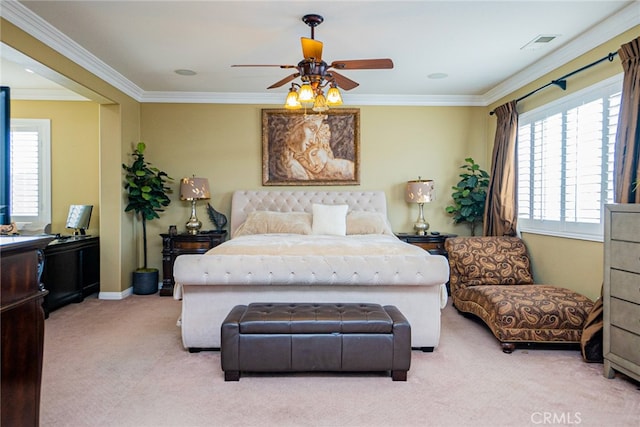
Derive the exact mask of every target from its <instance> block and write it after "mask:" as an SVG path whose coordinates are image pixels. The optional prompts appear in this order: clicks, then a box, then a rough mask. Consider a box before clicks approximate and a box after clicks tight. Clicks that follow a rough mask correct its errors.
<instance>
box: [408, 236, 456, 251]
mask: <svg viewBox="0 0 640 427" xmlns="http://www.w3.org/2000/svg"><path fill="white" fill-rule="evenodd" d="M396 236H397V237H398V239H400V240H402V241H403V242H407V243H411V244H412V245H416V246H420V247H421V248H422V249H424V250H425V251H427V252H429V253H430V254H433V255H444V256H447V251H445V250H444V241H445V240H447V239H448V238H449V237H456V236H457V234H444V233H442V234H438V235H434V234H425V235H424V236H420V235H418V234H415V233H413V234H412V233H396Z"/></svg>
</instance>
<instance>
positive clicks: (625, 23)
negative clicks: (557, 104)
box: [483, 1, 640, 105]
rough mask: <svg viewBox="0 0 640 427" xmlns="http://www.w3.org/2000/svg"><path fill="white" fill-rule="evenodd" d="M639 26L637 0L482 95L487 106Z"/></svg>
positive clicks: (639, 4)
mask: <svg viewBox="0 0 640 427" xmlns="http://www.w3.org/2000/svg"><path fill="white" fill-rule="evenodd" d="M636 25H640V2H638V1H634V2H633V3H631V4H630V5H629V6H627V7H625V8H624V9H622V10H620V11H619V12H618V13H616V14H614V15H612V16H611V17H609V18H607V19H606V20H604V21H602V22H600V23H599V24H598V25H596V26H594V27H593V28H591V29H590V30H588V31H586V32H584V33H583V34H581V35H580V36H578V37H577V38H575V39H573V40H572V41H570V42H569V43H567V44H566V45H564V46H562V47H561V48H559V49H558V50H556V51H554V52H553V53H550V54H549V55H547V56H545V57H544V58H542V59H541V60H539V61H538V62H536V63H535V64H533V65H532V66H530V67H527V68H526V69H525V70H522V71H521V72H519V73H517V74H514V75H513V76H512V77H510V78H508V79H507V80H505V81H504V82H502V83H500V84H498V85H497V86H496V87H494V88H493V89H491V90H489V91H488V92H486V93H485V94H484V95H483V98H484V100H485V105H490V104H492V103H494V102H496V101H498V100H500V99H502V98H504V97H505V96H507V95H509V94H510V93H513V92H515V91H517V90H518V89H520V88H522V87H524V86H526V85H527V84H529V83H531V82H533V81H535V80H537V79H539V78H540V77H542V76H544V75H545V74H547V73H550V72H552V71H553V70H555V69H556V68H558V66H559V65H558V64H560V65H562V64H566V63H568V62H570V61H572V60H574V59H576V58H577V57H579V56H580V55H583V54H585V53H587V52H589V51H590V50H591V49H594V48H595V47H597V46H599V45H601V44H603V43H605V42H607V41H609V40H611V39H612V38H614V37H616V36H617V35H619V34H622V33H623V32H625V31H627V30H629V29H631V28H633V27H635V26H636Z"/></svg>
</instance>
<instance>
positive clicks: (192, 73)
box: [174, 69, 198, 76]
mask: <svg viewBox="0 0 640 427" xmlns="http://www.w3.org/2000/svg"><path fill="white" fill-rule="evenodd" d="M174 73H176V74H179V75H181V76H195V75H196V74H198V73H196V72H195V71H193V70H186V69H180V70H175V71H174Z"/></svg>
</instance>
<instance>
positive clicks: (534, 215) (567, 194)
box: [517, 75, 622, 241]
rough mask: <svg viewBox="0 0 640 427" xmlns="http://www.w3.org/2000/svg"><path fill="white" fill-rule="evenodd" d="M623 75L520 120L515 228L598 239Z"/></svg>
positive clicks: (609, 197) (609, 194)
mask: <svg viewBox="0 0 640 427" xmlns="http://www.w3.org/2000/svg"><path fill="white" fill-rule="evenodd" d="M621 90H622V75H618V76H616V77H613V78H611V79H608V80H605V81H603V82H600V83H598V84H597V85H594V86H591V87H589V88H586V89H584V90H582V91H580V92H577V93H575V94H572V95H569V96H567V97H565V98H562V99H560V100H558V101H555V102H553V103H551V104H547V105H545V106H543V107H540V108H538V109H536V110H533V111H530V112H527V113H523V114H522V115H520V119H519V125H518V148H517V156H518V160H517V161H518V228H519V229H520V231H526V232H531V233H540V234H549V235H556V236H562V237H569V238H576V239H586V240H600V241H601V240H602V234H603V211H604V204H606V203H612V202H613V160H614V145H615V139H616V129H617V126H618V112H619V110H620V96H621Z"/></svg>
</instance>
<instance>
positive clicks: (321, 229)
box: [311, 203, 349, 236]
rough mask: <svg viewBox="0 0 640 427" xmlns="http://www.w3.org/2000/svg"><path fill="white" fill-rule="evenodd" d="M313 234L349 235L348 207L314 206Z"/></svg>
mask: <svg viewBox="0 0 640 427" xmlns="http://www.w3.org/2000/svg"><path fill="white" fill-rule="evenodd" d="M312 208H313V223H312V225H311V229H312V231H313V234H330V235H333V236H345V235H346V234H347V211H348V210H349V206H348V205H319V204H316V203H314V204H313V206H312Z"/></svg>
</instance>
